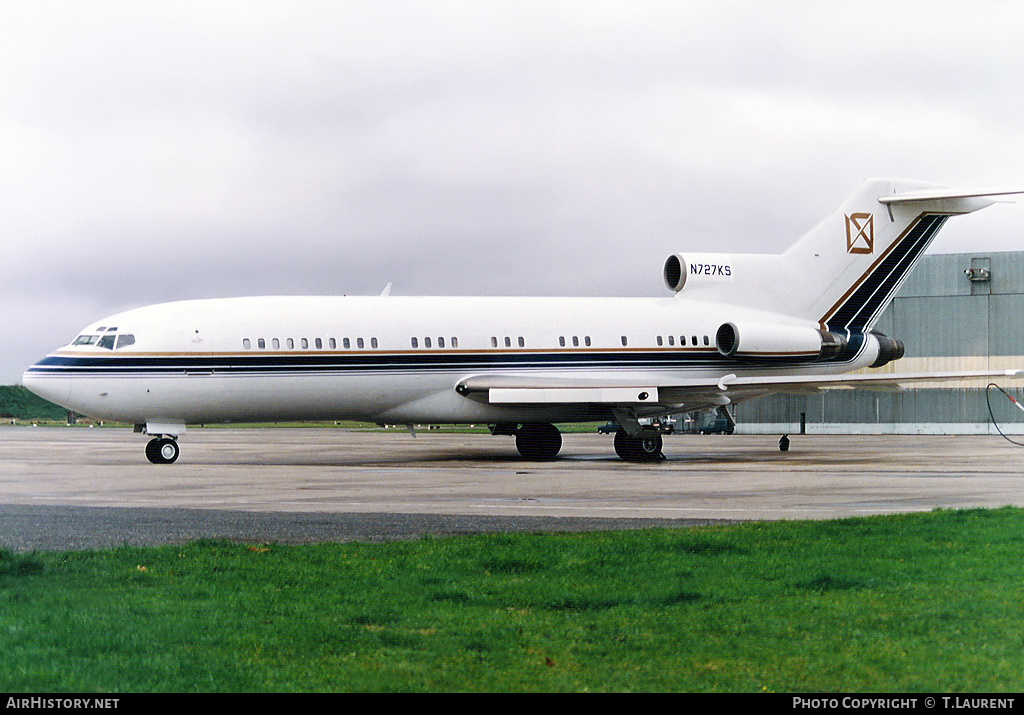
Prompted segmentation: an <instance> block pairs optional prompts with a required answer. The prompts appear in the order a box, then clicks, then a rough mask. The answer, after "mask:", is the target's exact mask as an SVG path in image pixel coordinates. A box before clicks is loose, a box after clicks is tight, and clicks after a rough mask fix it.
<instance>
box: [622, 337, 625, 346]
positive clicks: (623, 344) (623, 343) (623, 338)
mask: <svg viewBox="0 0 1024 715" xmlns="http://www.w3.org/2000/svg"><path fill="white" fill-rule="evenodd" d="M622 347H626V336H625V335H623V336H622Z"/></svg>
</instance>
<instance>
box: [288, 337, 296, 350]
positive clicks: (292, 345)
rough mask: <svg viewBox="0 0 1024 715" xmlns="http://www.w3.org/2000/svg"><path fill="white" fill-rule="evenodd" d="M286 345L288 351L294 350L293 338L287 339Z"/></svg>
mask: <svg viewBox="0 0 1024 715" xmlns="http://www.w3.org/2000/svg"><path fill="white" fill-rule="evenodd" d="M287 345H288V349H289V350H294V349H295V338H288V342H287Z"/></svg>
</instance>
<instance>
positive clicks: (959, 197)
mask: <svg viewBox="0 0 1024 715" xmlns="http://www.w3.org/2000/svg"><path fill="white" fill-rule="evenodd" d="M1015 193H1024V191H950V190H947V189H944V188H941V187H938V186H936V185H933V184H925V183H922V182H914V181H902V180H883V179H872V180H868V181H867V182H865V183H864V184H863V185H862V186H861V187H860V188H859V189H858V190H857V191H856V192H855V193H854V194H853V196H851V197H850V198H849V199H848V200H847V201H846V203H844V204H843V205H842V206H841V207H840V208H839V209H838V210H837V211H836V212H835V213H833V214H831V215H829V216H828V217H826V218H825V219H824V220H823V221H822V222H821V223H819V224H818V225H817V226H816V227H814V228H813V229H812V230H811V231H809V232H808V233H807V234H806V235H804V236H803V237H802V238H801V239H800V240H799V241H797V242H796V243H795V244H793V245H792V246H791V247H790V248H789V249H788V250H787V251H786V252H785V253H782V254H780V255H761V254H722V253H686V254H675V255H672V256H669V258H668V260H667V261H666V262H665V267H664V277H665V282H666V283H667V285H668V287H669V288H670V289H671V290H672V291H674V292H675V294H676V295H675V296H672V297H665V298H625V299H623V298H542V297H527V298H522V297H518V298H515V297H513V298H501V297H488V298H466V297H415V298H413V297H397V296H391V295H388V293H389V291H388V290H385V292H384V294H383V295H380V296H373V297H295V296H293V297H256V298H229V299H219V300H194V301H183V302H175V303H165V304H160V305H154V306H150V307H145V308H138V309H135V310H129V311H126V312H123V313H119V314H117V315H113V316H111V317H109V318H104V319H103V320H101V321H99V322H97V323H94V324H93V325H90V326H88V327H87V328H86V329H85V330H83V331H82V333H81V334H80V335H79V336H78V337H77V338H75V340H74V341H72V343H71V344H70V345H67V346H65V347H63V348H60V349H59V350H57V351H56V352H53V353H51V354H49V355H48V356H46V357H45V358H44V359H42V360H40V361H39V362H38V363H36V364H35V365H33V366H32V367H30V368H29V369H28V371H27V372H26V373H25V375H24V378H23V381H24V384H25V386H26V387H27V388H29V389H30V390H32V391H33V392H35V393H36V394H38V395H40V396H42V397H44V398H46V399H48V400H50V401H52V402H55V403H57V404H59V405H62V406H64V407H66V408H68V409H69V410H73V411H75V412H79V413H82V414H85V415H89V416H92V417H96V418H100V419H106V420H112V421H119V422H127V423H131V424H134V425H135V426H136V427H135V431H136V432H142V433H146V434H148V435H151V436H152V437H153V438H152V440H151V441H150V442H149V443H148V445H147V447H146V456H147V457H148V458H149V460H150V461H152V462H154V463H170V462H174V461H175V460H176V459H177V458H178V455H179V447H178V442H177V440H178V437H179V436H180V435H183V434H185V425H186V424H187V423H206V422H218V421H223V422H233V421H246V422H250V421H267V422H272V421H283V420H321V419H352V420H361V421H367V422H376V423H380V424H407V425H412V424H415V423H450V424H459V423H484V424H489V425H491V426H492V427H491V431H492V432H493V433H494V434H505V435H515V438H516V447H517V448H518V450H519V452H520V453H521V454H522V456H524V457H527V458H531V459H550V458H553V457H554V456H555V455H556V454H558V452H559V450H560V449H561V443H562V438H561V434H560V433H559V431H558V429H557V428H556V427H555V426H554V424H553V423H556V422H578V421H594V420H615V421H616V422H618V424H619V425H620V429H619V430H618V431H617V433H616V435H615V440H614V446H615V451H616V453H617V454H618V455H619V456H620V457H623V458H625V459H630V460H646V459H661V458H663V456H662V453H661V448H662V440H661V435H660V434H658V433H656V432H654V431H652V430H651V428H649V427H647V426H645V425H644V424H643V423H642V422H641V420H644V421H648V420H646V419H645V418H651V417H656V416H661V415H668V414H674V413H681V412H691V411H697V410H704V409H709V408H718V407H723V406H725V405H729V404H733V403H737V402H740V401H742V400H747V399H750V398H754V397H758V396H762V395H766V394H769V393H772V392H778V391H801V392H806V391H808V390H814V389H819V388H827V387H836V386H872V385H899V384H903V383H906V382H912V381H915V380H929V381H931V380H941V379H964V378H969V377H995V376H1007V375H1016V374H1018V372H1019V371H1009V372H1006V371H1003V372H956V373H952V372H950V373H917V374H911V375H901V374H893V373H885V374H870V373H867V374H864V373H861V374H854V375H849V374H844V373H850V372H852V371H856V370H860V369H861V368H869V367H880V366H882V365H885V364H886V363H889V362H891V361H893V360H897V359H899V358H900V357H902V355H903V352H904V346H903V344H902V343H901V342H900V341H899V340H895V339H893V338H890V337H886V336H885V335H882V334H880V333H878V332H876V331H874V330H873V329H872V328H873V326H874V324H875V322H876V320H877V319H878V316H879V314H881V312H882V310H883V309H884V308H885V307H886V305H888V303H889V301H890V300H891V299H892V297H893V295H894V294H895V293H896V291H897V289H898V288H899V287H900V285H901V283H902V282H903V280H904V279H905V278H906V276H907V273H908V272H909V271H910V270H911V268H912V267H913V266H914V264H915V263H916V262H917V260H918V259H919V258H920V257H921V255H922V254H923V253H924V251H925V249H926V248H927V247H928V244H929V243H930V242H931V240H932V239H933V238H934V237H935V235H936V233H937V232H938V230H939V229H940V228H941V227H942V225H943V224H944V223H945V222H946V219H947V218H948V217H949V216H952V215H956V214H963V213H969V212H971V211H975V210H977V209H980V208H983V207H985V206H988V205H990V204H992V203H993V202H994V201H996V200H997V197H999V196H1003V195H1006V194H1015ZM389 287H390V286H389Z"/></svg>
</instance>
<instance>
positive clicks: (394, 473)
mask: <svg viewBox="0 0 1024 715" xmlns="http://www.w3.org/2000/svg"><path fill="white" fill-rule="evenodd" d="M145 439H146V438H145V437H143V436H140V435H134V434H132V433H131V432H130V431H128V430H125V429H117V428H92V429H90V428H81V427H68V428H59V427H58V428H41V427H40V428H33V427H27V426H24V427H22V426H17V427H3V428H0V546H5V547H8V548H15V549H30V548H43V549H61V548H91V547H98V546H115V545H119V544H151V543H166V542H173V541H186V540H189V539H193V538H200V537H225V538H234V539H241V540H253V541H287V542H303V541H317V540H351V539H358V540H368V541H372V540H380V539H390V538H412V537H416V536H419V535H422V534H449V533H465V532H479V531H506V530H530V531H539V530H561V531H565V530H579V529H601V528H636V527H638V526H646V525H652V526H653V525H665V524H672V525H688V524H701V523H711V522H714V521H720V520H751V519H805V518H811V519H821V518H833V517H844V516H859V515H866V514H880V513H893V512H908V511H926V510H930V509H935V508H967V507H998V506H1004V505H1008V504H1009V505H1024V468H1022V466H1024V461H1022V460H1024V448H1021V447H1016V446H1014V445H1012V444H1010V443H1008V442H1006V441H1005V440H1003V439H1002V438H1000V437H997V436H996V437H992V436H934V435H924V436H834V435H815V436H810V435H808V436H793V437H792V446H791V448H790V451H788V452H780V451H779V450H778V446H777V444H778V438H777V437H772V436H742V435H731V436H722V435H709V436H692V435H687V436H683V435H680V436H669V437H666V439H665V453H666V455H667V457H668V458H667V459H666V460H664V461H661V462H655V463H643V464H637V463H630V462H623V461H621V460H619V459H618V458H617V457H616V456H615V454H614V451H613V449H612V445H611V438H610V437H608V436H606V435H597V434H566V435H565V436H564V444H563V448H562V453H561V455H560V457H559V458H558V459H556V460H552V461H549V462H531V461H524V460H523V459H521V458H520V457H519V456H518V454H517V453H516V451H515V447H514V445H513V442H512V440H511V439H510V438H507V437H492V436H490V435H487V434H453V433H448V432H443V433H439V432H424V433H421V434H420V435H419V436H417V437H413V436H412V435H411V434H409V433H408V432H404V431H367V430H346V429H331V428H298V429H213V428H210V429H194V430H189V432H188V434H187V435H185V436H184V437H183V438H182V439H181V444H182V453H181V458H180V459H179V461H178V462H177V463H175V464H172V465H152V464H150V463H149V462H147V461H146V458H145V455H144V454H143V447H144V444H145Z"/></svg>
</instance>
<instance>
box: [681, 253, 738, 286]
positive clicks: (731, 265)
mask: <svg viewBox="0 0 1024 715" xmlns="http://www.w3.org/2000/svg"><path fill="white" fill-rule="evenodd" d="M742 258H744V256H735V255H729V254H727V253H691V254H689V255H683V254H682V253H676V254H674V255H671V256H669V257H668V260H666V261H665V271H664V275H665V285H667V286H668V287H669V289H671V290H673V291H675V292H676V293H678V292H679V291H681V290H682V289H683V288H685V287H687V286H689V287H691V288H692V287H694V286H697V285H704V284H710V283H731V282H732V280H733V276H735V275H736V262H737V261H738V260H742Z"/></svg>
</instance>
